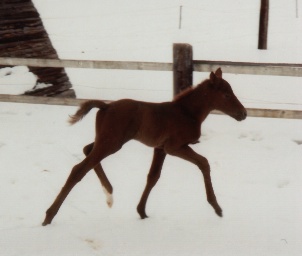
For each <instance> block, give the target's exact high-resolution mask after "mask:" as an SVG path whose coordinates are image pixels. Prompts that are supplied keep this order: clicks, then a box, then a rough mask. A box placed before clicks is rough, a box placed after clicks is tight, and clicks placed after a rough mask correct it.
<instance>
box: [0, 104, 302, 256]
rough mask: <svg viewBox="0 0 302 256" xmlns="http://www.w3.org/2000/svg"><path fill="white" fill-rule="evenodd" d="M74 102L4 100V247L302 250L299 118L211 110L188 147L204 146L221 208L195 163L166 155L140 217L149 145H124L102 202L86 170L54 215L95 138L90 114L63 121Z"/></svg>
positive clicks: (106, 251)
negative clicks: (239, 117)
mask: <svg viewBox="0 0 302 256" xmlns="http://www.w3.org/2000/svg"><path fill="white" fill-rule="evenodd" d="M75 109H76V108H74V107H62V106H43V105H23V104H12V103H1V104H0V122H1V133H0V159H1V162H0V169H1V172H0V183H1V184H0V202H1V213H0V223H1V224H0V225H1V226H0V233H1V239H0V252H1V255H20V254H22V255H54V254H55V255H300V254H301V252H302V243H301V237H302V229H301V224H302V222H301V216H302V206H301V183H302V173H301V166H302V158H301V153H302V145H301V143H302V135H301V128H302V127H301V126H302V123H301V121H300V120H286V121H285V120H278V119H260V118H248V119H247V120H246V121H244V122H241V123H238V122H236V121H234V120H233V119H231V118H229V117H226V116H216V115H211V116H210V117H209V118H208V119H207V120H206V122H205V123H204V125H203V134H204V136H203V137H202V138H201V143H200V144H197V145H194V146H193V147H194V149H195V150H196V151H197V152H199V153H201V154H203V155H205V156H206V157H208V159H209V161H210V164H211V166H212V178H213V183H214V188H215V191H216V194H217V197H218V201H219V202H220V204H221V206H222V207H223V210H224V217H223V218H222V219H220V218H219V217H217V216H216V214H215V213H214V211H213V209H212V208H211V207H210V206H209V205H208V203H207V202H206V197H205V191H204V185H203V179H202V175H201V173H200V171H199V170H198V169H197V168H196V167H195V166H193V165H191V164H189V163H186V162H184V161H183V160H180V159H177V158H174V157H168V158H167V160H166V162H165V164H164V169H163V174H162V177H161V179H160V181H159V183H158V185H157V186H156V187H155V189H154V190H153V192H152V193H151V196H150V200H149V203H148V205H147V213H148V214H149V216H150V218H149V219H146V220H140V219H139V216H138V214H137V213H136V210H135V209H136V205H137V203H138V201H139V199H140V195H141V193H142V191H143V188H144V185H145V180H146V176H147V171H148V168H149V165H150V162H151V159H152V149H150V148H148V147H146V146H144V145H142V144H140V143H138V142H135V141H133V142H130V143H128V144H126V145H125V146H124V147H123V149H122V150H121V151H119V152H118V153H117V154H115V155H113V156H111V157H109V158H107V159H105V160H104V161H103V165H104V169H105V171H106V173H107V174H108V178H109V179H110V181H111V182H112V184H113V186H114V205H113V208H112V209H109V208H108V207H107V205H106V202H105V200H106V198H105V195H104V194H103V191H102V189H101V186H100V184H99V181H98V179H97V177H96V175H95V174H94V173H93V172H90V173H89V174H88V175H87V176H86V177H85V178H84V179H83V181H82V182H81V183H80V184H79V185H78V186H77V187H76V188H75V189H74V190H73V191H72V193H71V194H70V196H69V197H68V199H67V200H66V202H65V203H64V204H63V207H62V208H61V210H60V212H59V214H58V215H57V217H56V218H55V219H54V221H53V224H51V225H49V226H47V227H42V226H41V223H42V221H43V219H44V212H45V210H46V209H47V208H48V206H49V205H50V204H51V203H52V201H53V200H54V198H55V196H56V195H57V193H58V192H59V190H60V188H61V186H62V185H63V183H64V182H65V180H66V178H67V175H68V174H69V171H70V169H71V167H72V166H73V165H75V164H76V163H78V162H79V161H80V160H81V159H83V154H82V151H81V150H82V147H83V146H84V145H86V144H88V143H90V142H91V141H92V140H93V137H94V131H93V130H94V118H95V114H94V113H93V112H92V113H90V114H89V115H88V116H87V117H86V118H85V120H83V121H82V122H81V123H79V124H77V125H75V126H72V127H69V126H68V125H67V123H66V118H67V117H68V114H72V113H73V112H74V111H75Z"/></svg>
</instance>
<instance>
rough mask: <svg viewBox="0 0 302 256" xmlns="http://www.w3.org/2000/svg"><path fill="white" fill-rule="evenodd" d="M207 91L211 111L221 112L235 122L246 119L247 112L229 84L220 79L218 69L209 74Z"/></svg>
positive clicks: (220, 72) (220, 74) (219, 70)
mask: <svg viewBox="0 0 302 256" xmlns="http://www.w3.org/2000/svg"><path fill="white" fill-rule="evenodd" d="M207 91H208V96H209V98H210V99H211V105H212V107H213V109H216V110H219V111H222V112H223V113H225V114H227V115H229V116H231V117H233V118H235V119H236V120H237V121H242V120H244V119H245V118H246V116H247V112H246V110H245V108H244V107H243V105H242V104H241V103H240V101H239V100H238V99H237V97H236V96H235V94H234V92H233V90H232V88H231V86H230V84H229V83H228V82H227V81H225V80H224V79H223V78H222V71H221V69H220V68H219V69H217V70H216V72H215V73H213V72H211V74H210V79H209V81H208V84H207Z"/></svg>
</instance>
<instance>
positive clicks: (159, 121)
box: [43, 68, 247, 226]
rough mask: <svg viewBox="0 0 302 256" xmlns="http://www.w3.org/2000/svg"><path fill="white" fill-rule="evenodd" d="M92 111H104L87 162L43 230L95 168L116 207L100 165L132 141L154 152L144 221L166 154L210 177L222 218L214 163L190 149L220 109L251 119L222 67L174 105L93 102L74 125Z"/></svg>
mask: <svg viewBox="0 0 302 256" xmlns="http://www.w3.org/2000/svg"><path fill="white" fill-rule="evenodd" d="M92 108H99V111H98V112H97V115H96V137H95V141H94V143H92V144H89V145H87V146H86V147H84V153H85V155H86V158H85V159H84V160H83V161H82V162H81V163H79V164H77V165H75V166H74V167H73V169H72V171H71V173H70V175H69V177H68V179H67V181H66V184H65V185H64V187H63V188H62V190H61V192H60V193H59V195H58V196H57V198H56V199H55V201H54V203H53V204H52V205H51V206H50V208H49V209H48V210H47V211H46V217H45V220H44V222H43V226H45V225H48V224H50V223H51V222H52V220H53V218H54V217H55V215H56V214H57V212H58V211H59V209H60V207H61V205H62V204H63V202H64V200H65V198H66V197H67V195H68V194H69V192H70V191H71V190H72V188H73V187H74V186H75V185H76V184H77V183H78V182H79V181H81V180H82V178H83V177H84V176H85V175H86V173H87V172H89V171H90V170H91V169H93V168H94V170H95V172H96V174H97V176H98V178H99V179H100V182H101V184H102V186H103V188H104V191H105V193H106V195H107V204H108V205H109V206H110V207H111V205H112V203H113V201H112V191H113V189H112V186H111V184H110V182H109V180H108V179H107V177H106V175H105V173H104V170H103V168H102V166H101V164H100V162H101V161H102V159H104V158H106V157H107V156H109V155H111V154H114V153H115V152H117V151H118V150H120V149H121V147H122V146H123V144H125V143H126V142H127V141H129V140H131V139H135V140H138V141H140V142H142V143H144V144H145V145H147V146H150V147H153V148H154V155H153V161H152V165H151V168H150V171H149V174H148V178H147V184H146V187H145V190H144V192H143V194H142V197H141V199H140V202H139V204H138V206H137V211H138V213H139V215H140V217H141V218H142V219H144V218H146V217H147V215H146V212H145V208H146V203H147V200H148V196H149V193H150V191H151V190H152V188H153V187H154V186H155V184H156V182H157V181H158V179H159V177H160V173H161V169H162V166H163V163H164V160H165V157H166V154H169V155H173V156H177V157H180V158H182V159H184V160H187V161H189V162H191V163H193V164H195V165H197V166H198V168H199V169H200V170H201V172H202V174H203V177H204V182H205V188H206V194H207V200H208V202H209V203H210V205H212V207H213V208H214V210H215V212H216V214H217V215H218V216H220V217H222V209H221V208H220V206H219V204H218V203H217V200H216V196H215V194H214V190H213V187H212V182H211V176H210V166H209V163H208V160H207V159H206V158H205V157H203V156H201V155H199V154H197V153H196V152H195V151H193V149H192V148H191V147H190V146H189V144H194V143H196V142H197V141H198V139H199V137H200V135H201V131H200V126H201V123H202V122H203V121H204V120H205V118H206V117H207V116H208V114H209V113H210V112H211V111H212V110H214V109H216V110H220V111H222V112H224V113H225V114H227V115H229V116H231V117H233V118H234V119H236V120H237V121H242V120H244V119H245V118H246V116H247V112H246V110H245V108H244V107H243V105H242V104H241V103H240V102H239V100H238V99H237V97H236V96H235V95H234V93H233V91H232V88H231V86H230V85H229V83H228V82H227V81H225V80H224V79H223V78H222V71H221V69H220V68H219V69H217V70H216V72H215V73H213V72H211V74H210V77H209V79H207V80H205V81H203V82H202V83H201V84H199V85H197V86H196V87H195V88H190V89H187V90H185V91H184V92H182V93H181V94H179V95H178V96H176V97H175V99H174V100H173V101H172V102H164V103H148V102H141V101H135V100H130V99H123V100H118V101H115V102H112V103H110V104H106V103H104V102H102V101H98V100H89V101H87V102H85V103H83V104H82V105H81V106H80V108H79V110H78V111H77V112H76V114H75V115H74V116H71V118H70V123H71V124H74V123H76V122H78V121H79V120H81V119H82V118H83V117H84V116H85V115H86V114H87V113H88V112H89V111H90V110H91V109H92Z"/></svg>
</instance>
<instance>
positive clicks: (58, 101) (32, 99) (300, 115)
mask: <svg viewBox="0 0 302 256" xmlns="http://www.w3.org/2000/svg"><path fill="white" fill-rule="evenodd" d="M87 100H88V99H73V98H55V97H36V96H25V95H7V94H0V102H15V103H29V104H47V105H62V106H79V105H80V104H81V103H83V102H85V101H87ZM104 102H106V103H110V102H112V101H106V100H104ZM247 112H248V116H250V117H270V118H288V119H302V111H298V110H282V109H258V108H247ZM212 113H213V114H222V113H221V112H219V111H212Z"/></svg>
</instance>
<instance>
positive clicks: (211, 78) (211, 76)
mask: <svg viewBox="0 0 302 256" xmlns="http://www.w3.org/2000/svg"><path fill="white" fill-rule="evenodd" d="M215 79H216V75H215V74H214V73H213V72H211V74H210V81H211V83H214V82H215Z"/></svg>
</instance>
